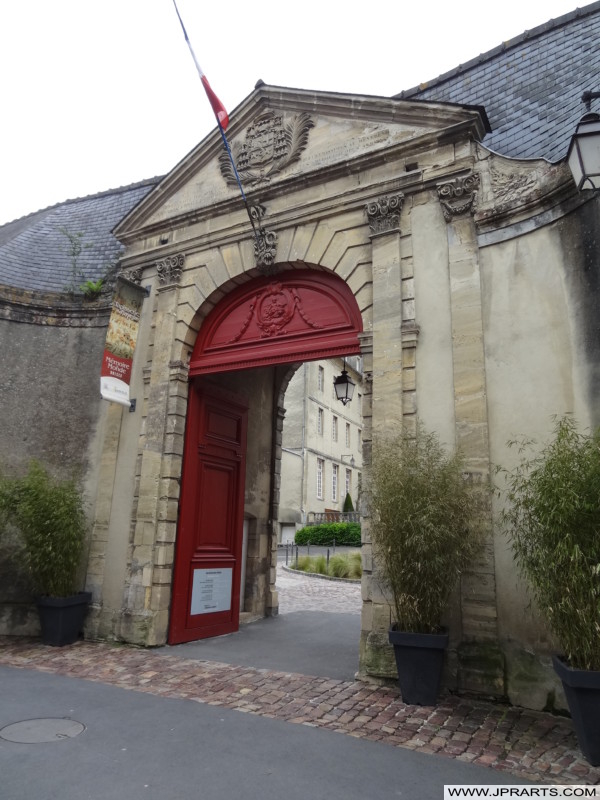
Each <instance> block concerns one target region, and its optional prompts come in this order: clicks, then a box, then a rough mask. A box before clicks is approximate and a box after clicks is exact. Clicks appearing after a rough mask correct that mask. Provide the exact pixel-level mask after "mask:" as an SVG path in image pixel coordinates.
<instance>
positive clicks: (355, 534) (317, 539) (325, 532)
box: [294, 522, 360, 547]
mask: <svg viewBox="0 0 600 800" xmlns="http://www.w3.org/2000/svg"><path fill="white" fill-rule="evenodd" d="M294 542H295V543H296V544H298V545H303V544H314V545H319V546H320V547H332V546H333V544H334V542H335V544H336V545H339V546H340V547H341V546H342V545H344V546H346V545H347V546H349V547H360V524H359V523H358V522H327V523H323V524H322V525H307V526H306V528H300V530H299V531H296V536H295V538H294Z"/></svg>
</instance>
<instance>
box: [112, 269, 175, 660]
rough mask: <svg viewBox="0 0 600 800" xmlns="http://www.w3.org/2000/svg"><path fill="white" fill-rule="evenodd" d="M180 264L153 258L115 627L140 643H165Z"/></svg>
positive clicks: (171, 533) (170, 562)
mask: <svg viewBox="0 0 600 800" xmlns="http://www.w3.org/2000/svg"><path fill="white" fill-rule="evenodd" d="M183 264H184V259H183V256H174V257H169V258H167V259H164V260H163V261H162V262H160V263H159V264H158V265H157V269H158V274H159V281H160V283H161V286H160V287H159V289H158V293H157V299H156V306H155V308H154V313H153V323H152V327H153V334H154V335H153V338H152V357H151V366H150V368H149V370H148V371H147V374H146V376H145V377H146V382H147V386H146V397H145V400H144V410H143V413H144V424H143V431H144V433H143V436H142V439H141V455H140V458H139V463H138V470H139V481H138V497H137V509H136V513H135V515H134V520H135V524H134V529H133V539H132V543H131V547H130V557H129V562H128V575H127V579H126V585H125V597H124V612H123V617H122V623H121V631H120V633H121V635H122V636H123V638H125V639H126V640H127V641H129V642H134V643H136V642H137V643H139V644H145V645H154V644H164V642H165V641H166V636H167V629H168V617H169V603H170V596H171V583H172V573H173V556H174V542H175V531H176V525H177V507H178V501H179V477H180V475H181V465H182V456H183V439H184V428H185V411H186V403H187V367H186V365H185V364H182V363H181V362H179V361H177V360H174V359H173V347H174V343H175V342H176V326H177V305H178V296H179V286H178V281H179V278H180V276H181V270H182V268H183Z"/></svg>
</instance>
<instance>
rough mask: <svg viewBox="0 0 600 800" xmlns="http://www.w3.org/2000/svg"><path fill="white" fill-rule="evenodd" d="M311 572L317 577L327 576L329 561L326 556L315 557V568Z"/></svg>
mask: <svg viewBox="0 0 600 800" xmlns="http://www.w3.org/2000/svg"><path fill="white" fill-rule="evenodd" d="M311 572H315V573H316V574H317V575H327V559H326V558H325V556H322V555H321V556H315V557H314V558H313V568H312V570H311Z"/></svg>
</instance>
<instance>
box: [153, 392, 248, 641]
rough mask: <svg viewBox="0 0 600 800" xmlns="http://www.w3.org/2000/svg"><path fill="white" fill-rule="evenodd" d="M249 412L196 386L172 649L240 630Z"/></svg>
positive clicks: (186, 456) (191, 399) (188, 435)
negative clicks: (183, 644)
mask: <svg viewBox="0 0 600 800" xmlns="http://www.w3.org/2000/svg"><path fill="white" fill-rule="evenodd" d="M247 414H248V409H247V407H246V406H245V405H244V403H243V402H242V401H240V399H239V398H238V397H235V396H233V395H232V394H230V393H229V392H225V391H221V390H218V389H215V388H212V387H210V388H209V387H207V386H203V385H202V383H201V382H200V381H198V380H196V381H194V382H192V384H191V386H190V397H189V406H188V427H187V431H186V441H185V452H184V465H183V476H184V477H183V484H182V487H181V502H180V514H179V530H178V536H177V546H176V553H175V573H174V580H173V598H172V606H171V621H170V626H169V644H178V643H181V642H189V641H193V640H195V639H203V638H206V637H209V636H219V635H221V634H224V633H231V632H233V631H236V630H237V629H238V625H239V613H240V590H241V588H240V581H241V574H242V563H241V561H242V544H243V524H244V478H245V473H246V429H247Z"/></svg>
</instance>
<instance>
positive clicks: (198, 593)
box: [190, 567, 233, 614]
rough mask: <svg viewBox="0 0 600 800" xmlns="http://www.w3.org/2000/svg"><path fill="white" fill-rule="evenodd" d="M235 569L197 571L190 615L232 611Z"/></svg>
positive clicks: (195, 571) (221, 568) (193, 585)
mask: <svg viewBox="0 0 600 800" xmlns="http://www.w3.org/2000/svg"><path fill="white" fill-rule="evenodd" d="M232 577H233V569H231V568H229V569H225V568H223V567H219V568H217V569H195V570H194V579H193V583H192V602H191V606H190V614H216V613H217V612H218V611H229V610H230V609H231V583H232Z"/></svg>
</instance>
